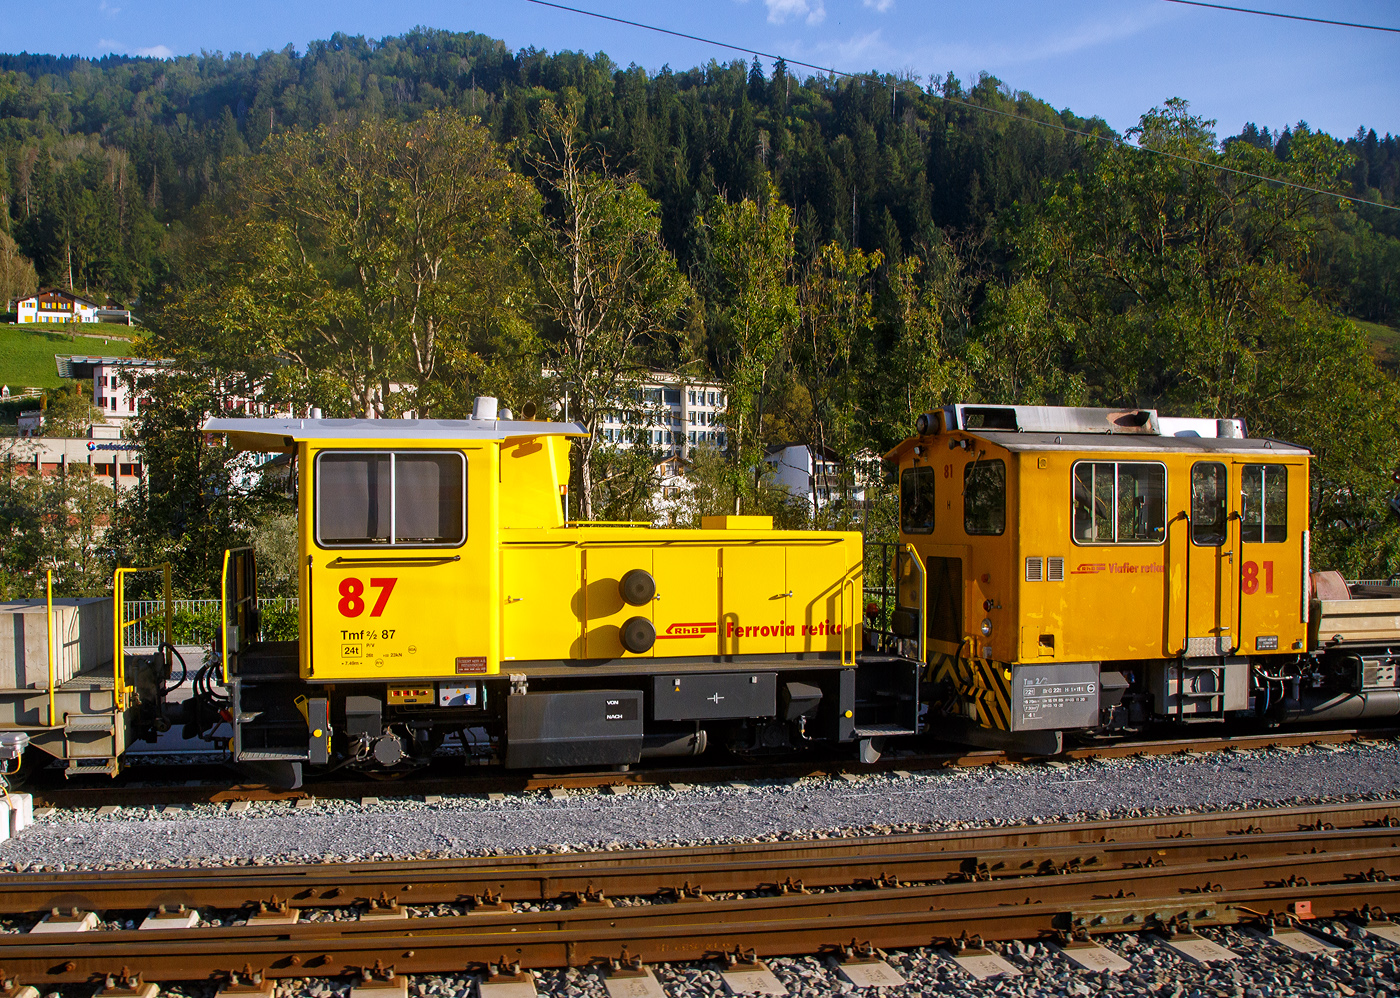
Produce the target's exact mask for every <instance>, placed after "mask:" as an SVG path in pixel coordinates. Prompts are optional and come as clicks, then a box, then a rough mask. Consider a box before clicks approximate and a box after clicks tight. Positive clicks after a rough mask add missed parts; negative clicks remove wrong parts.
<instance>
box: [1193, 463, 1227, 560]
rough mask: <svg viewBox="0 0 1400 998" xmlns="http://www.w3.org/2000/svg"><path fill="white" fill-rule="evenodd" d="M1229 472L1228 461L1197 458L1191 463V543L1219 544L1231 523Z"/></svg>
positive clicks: (1201, 544) (1203, 544)
mask: <svg viewBox="0 0 1400 998" xmlns="http://www.w3.org/2000/svg"><path fill="white" fill-rule="evenodd" d="M1228 482H1229V476H1228V473H1227V472H1226V470H1225V465H1223V464H1219V463H1218V462H1215V461H1198V462H1197V463H1196V464H1194V465H1192V466H1191V543H1192V544H1197V545H1200V546H1201V547H1219V546H1220V545H1222V544H1224V543H1225V533H1226V531H1225V526H1226V524H1227V523H1228V519H1227V513H1226V507H1227V505H1228V504H1229V494H1228V493H1229V486H1228Z"/></svg>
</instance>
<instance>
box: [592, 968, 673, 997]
mask: <svg viewBox="0 0 1400 998" xmlns="http://www.w3.org/2000/svg"><path fill="white" fill-rule="evenodd" d="M603 984H604V985H605V986H606V987H607V989H608V995H609V998H666V992H665V991H663V990H662V989H661V982H660V981H658V980H657V979H656V975H655V974H653V973H652V972H651V969H650V968H643V970H642V973H640V974H633V973H630V972H629V973H628V974H627V975H626V976H622V975H619V974H609V975H608V976H607V977H605V978H603Z"/></svg>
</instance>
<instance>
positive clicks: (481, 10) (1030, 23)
mask: <svg viewBox="0 0 1400 998" xmlns="http://www.w3.org/2000/svg"><path fill="white" fill-rule="evenodd" d="M564 2H569V0H564ZM1227 2H1229V0H1227ZM1233 3H1234V5H1237V6H1259V7H1264V8H1265V9H1270V10H1277V11H1283V12H1287V13H1294V14H1304V15H1311V16H1317V17H1326V18H1333V19H1339V20H1350V21H1361V22H1365V23H1371V24H1386V25H1392V26H1400V0H1327V2H1323V0H1252V2H1244V3H1241V2H1240V0H1233ZM571 5H572V6H578V7H585V8H588V9H591V10H596V11H599V12H603V13H608V14H613V15H615V16H618V17H624V18H629V19H632V20H638V21H645V22H649V23H653V24H658V25H661V26H664V27H668V28H672V29H675V30H678V31H685V32H689V33H693V34H698V35H704V36H707V37H710V38H716V39H719V40H723V41H732V42H734V43H736V44H740V45H746V46H749V47H752V48H756V49H761V50H765V51H770V52H778V53H782V54H784V55H787V56H789V57H790V58H793V59H801V60H804V61H808V62H814V63H817V64H820V65H831V66H835V67H837V68H840V69H845V70H852V71H863V70H870V69H876V70H880V71H886V72H889V71H894V72H907V73H912V74H915V75H917V76H918V77H920V78H921V79H923V80H924V81H927V80H928V79H929V78H930V77H931V76H941V75H942V74H944V73H946V72H947V71H949V70H952V71H953V72H954V73H955V74H957V75H958V76H959V77H960V78H962V79H963V80H964V81H967V80H970V79H975V78H976V75H977V74H978V73H979V72H982V71H986V72H990V73H993V74H994V75H996V76H997V77H999V78H1000V79H1002V80H1003V81H1004V82H1006V83H1008V84H1010V85H1011V86H1012V87H1015V88H1017V89H1021V90H1027V91H1030V92H1031V93H1033V94H1035V95H1036V96H1037V97H1040V98H1042V99H1044V100H1047V101H1049V102H1050V103H1051V104H1053V105H1055V106H1056V107H1069V108H1071V109H1073V110H1074V111H1075V112H1077V113H1079V114H1085V115H1090V114H1098V115H1101V116H1103V117H1104V118H1105V119H1107V120H1108V121H1109V123H1110V124H1112V125H1113V126H1114V127H1116V128H1119V129H1122V128H1127V127H1129V126H1131V125H1132V124H1134V123H1135V122H1136V121H1137V118H1138V116H1139V115H1140V114H1142V112H1144V111H1145V110H1147V109H1148V108H1150V107H1151V106H1153V105H1154V104H1160V103H1161V102H1162V101H1163V100H1165V99H1167V98H1168V97H1184V98H1186V99H1187V100H1189V101H1190V102H1191V104H1192V106H1193V108H1194V109H1195V110H1196V112H1197V113H1200V114H1203V115H1205V116H1206V117H1209V118H1215V119H1217V120H1218V121H1219V124H1218V126H1217V132H1218V133H1219V134H1220V135H1222V136H1224V135H1229V134H1233V133H1235V132H1237V131H1238V130H1239V129H1240V128H1241V126H1243V125H1244V123H1245V122H1246V121H1255V122H1257V123H1259V124H1260V125H1267V126H1269V127H1270V128H1274V129H1277V128H1280V127H1282V126H1284V125H1287V124H1291V123H1293V122H1296V121H1299V120H1305V121H1307V122H1308V123H1309V124H1311V125H1312V126H1313V127H1315V128H1323V129H1325V130H1327V131H1329V132H1331V133H1332V134H1334V135H1339V136H1346V135H1350V134H1352V133H1354V132H1355V130H1356V128H1357V126H1358V125H1361V124H1363V123H1364V124H1365V125H1367V126H1370V127H1374V128H1376V129H1377V131H1379V132H1381V133H1382V134H1384V133H1385V132H1386V131H1390V132H1400V35H1397V34H1390V33H1384V32H1376V31H1361V30H1356V29H1351V28H1341V27H1331V26H1326V25H1319V24H1307V23H1302V22H1296V21H1282V20H1276V19H1273V18H1265V17H1258V16H1251V15H1247V14H1236V13H1228V12H1225V11H1217V10H1206V9H1202V8H1198V7H1188V6H1182V5H1179V4H1175V3H1168V2H1165V0H1080V2H1077V3H1046V2H1044V0H983V2H981V3H977V2H974V3H968V2H967V0H702V2H689V3H674V2H673V3H656V2H651V3H647V2H643V0H572V3H571ZM7 8H8V9H7ZM0 12H3V16H0V24H4V26H5V28H6V30H5V32H4V37H3V40H0V46H3V47H4V48H5V49H7V50H9V51H17V50H20V49H24V50H28V51H31V52H57V53H61V54H77V55H86V56H93V55H101V54H104V53H107V52H126V53H141V54H154V55H171V54H175V55H182V54H188V53H196V52H199V51H201V50H203V51H211V52H212V51H222V52H235V51H241V52H255V53H256V52H262V51H265V50H267V49H280V48H282V47H284V46H285V45H287V44H288V43H291V44H293V45H295V46H296V47H297V49H299V50H301V49H304V48H305V46H306V43H307V42H308V41H310V40H313V39H318V38H326V37H329V36H330V35H331V34H332V33H333V32H336V31H343V32H345V33H347V34H360V35H366V36H368V37H371V38H379V37H383V36H386V35H395V34H400V33H402V32H404V31H406V30H408V29H409V28H411V27H413V26H415V25H425V26H428V27H435V28H446V29H451V30H458V31H467V30H471V31H478V32H482V33H484V34H488V35H491V36H494V37H497V38H502V39H504V40H505V41H506V43H507V44H508V45H510V46H511V47H512V48H516V49H518V48H523V47H526V46H535V47H536V48H541V49H545V50H548V51H555V50H558V49H565V48H567V49H582V50H584V51H587V52H590V53H591V52H599V51H602V52H606V53H607V54H608V55H610V56H611V57H612V58H613V59H614V60H615V61H617V62H618V63H620V64H623V65H626V64H628V63H633V62H635V63H637V64H638V65H641V66H644V67H647V68H648V69H657V68H660V67H661V66H662V65H663V64H666V63H669V64H670V65H671V66H672V67H675V68H682V67H689V66H693V65H696V64H699V63H703V62H706V61H708V60H709V59H710V58H719V59H721V60H726V59H729V58H733V57H736V54H735V53H731V52H726V51H725V50H723V49H717V48H714V47H712V46H707V45H702V44H699V43H695V42H688V41H683V40H681V39H676V38H668V37H666V36H663V35H658V34H655V33H653V32H648V31H642V30H638V29H635V28H627V27H622V26H619V25H615V24H607V23H605V22H601V21H596V20H593V19H591V18H585V17H580V16H578V15H574V14H568V13H564V12H562V11H555V10H549V9H547V8H541V7H537V6H534V5H532V4H530V3H527V2H526V0H489V2H482V0H458V2H455V3H449V2H439V0H402V2H398V3H386V2H384V0H372V2H371V0H338V2H335V3H330V2H323V0H280V2H269V0H241V2H239V3H218V4H214V3H208V2H205V3H198V2H196V3H191V2H189V0H183V2H178V3H177V2H175V0H41V2H25V3H21V2H20V0H0Z"/></svg>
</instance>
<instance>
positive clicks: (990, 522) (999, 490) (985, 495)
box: [963, 458, 1006, 534]
mask: <svg viewBox="0 0 1400 998" xmlns="http://www.w3.org/2000/svg"><path fill="white" fill-rule="evenodd" d="M963 530H964V531H966V532H967V533H969V534H1000V533H1002V532H1004V531H1005V530H1006V462H1004V461H1002V460H1001V459H1000V458H998V459H996V460H994V461H974V462H972V463H971V464H969V465H967V466H965V467H964V468H963Z"/></svg>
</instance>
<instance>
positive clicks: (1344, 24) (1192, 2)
mask: <svg viewBox="0 0 1400 998" xmlns="http://www.w3.org/2000/svg"><path fill="white" fill-rule="evenodd" d="M1166 2H1167V3H1180V4H1186V5H1187V6H1188V7H1211V8H1213V9H1215V10H1231V11H1234V12H1235V13H1237V14H1258V15H1259V16H1260V17H1281V18H1283V19H1284V20H1288V21H1311V22H1312V23H1313V24H1335V25H1337V26H1338V27H1340V28H1365V29H1366V30H1367V31H1393V32H1395V33H1396V34H1400V28H1388V27H1386V26H1385V25H1383V24H1357V23H1356V22H1355V21H1332V20H1329V19H1328V18H1325V17H1304V16H1303V15H1302V14H1281V13H1279V12H1278V11H1276V10H1255V9H1254V8H1252V7H1227V6H1226V5H1225V4H1223V3H1204V2H1203V0H1166Z"/></svg>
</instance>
